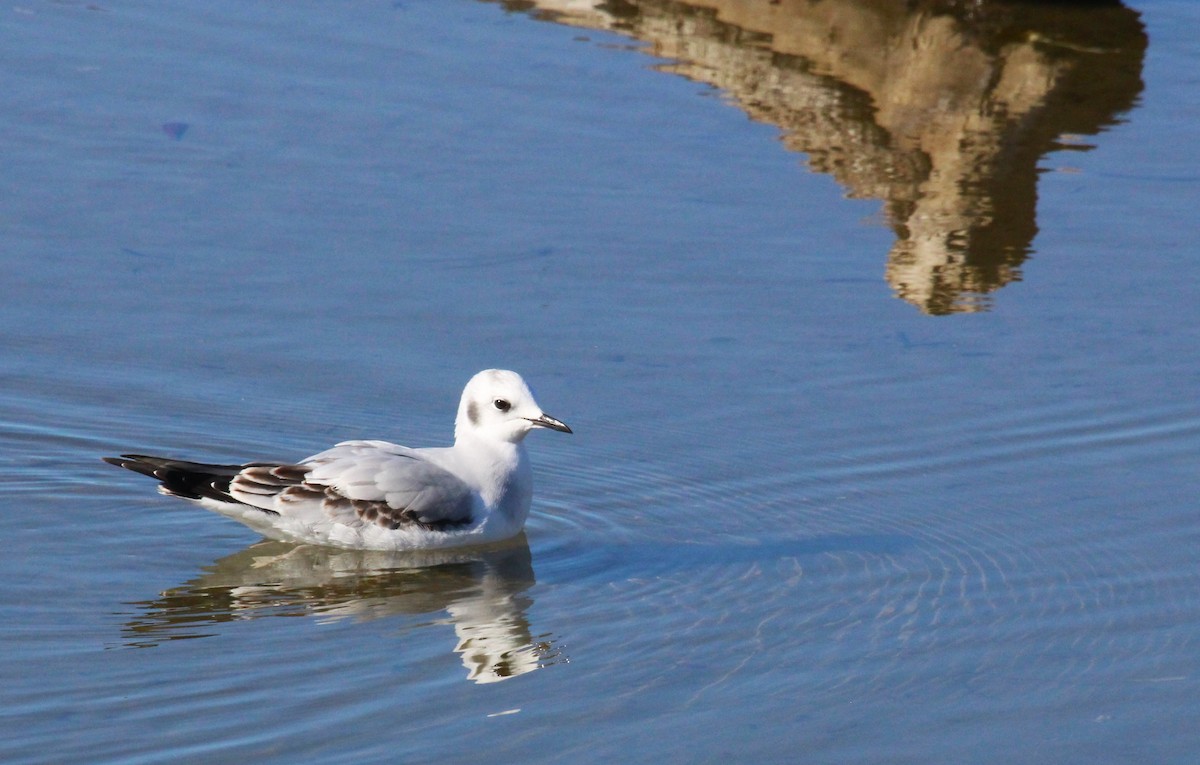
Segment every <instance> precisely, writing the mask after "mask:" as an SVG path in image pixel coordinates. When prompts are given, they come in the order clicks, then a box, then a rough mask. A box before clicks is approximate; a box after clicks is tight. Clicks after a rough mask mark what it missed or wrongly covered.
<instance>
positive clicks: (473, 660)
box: [124, 535, 565, 683]
mask: <svg viewBox="0 0 1200 765" xmlns="http://www.w3.org/2000/svg"><path fill="white" fill-rule="evenodd" d="M534 582H535V579H534V573H533V566H532V558H531V556H530V552H529V545H528V543H527V542H526V540H525V536H524V535H521V536H520V537H518V538H517V539H516V540H515V541H512V542H509V543H507V544H505V545H503V546H502V547H496V548H481V549H474V550H471V549H465V550H444V551H419V552H408V553H389V552H375V551H361V550H339V549H334V548H327V547H316V546H312V545H297V544H292V543H288V542H275V541H263V542H259V543H257V544H254V545H251V546H250V547H247V548H246V549H245V550H242V551H241V552H238V553H235V554H233V555H230V556H228V557H225V558H222V559H220V560H218V561H216V562H215V563H214V564H213V565H211V566H208V567H206V569H205V573H204V574H202V575H201V576H199V577H197V578H195V579H193V580H191V581H189V582H187V583H186V584H183V585H181V586H179V587H176V588H174V589H171V590H168V591H166V592H164V593H163V594H162V595H161V596H160V597H159V598H157V599H155V600H150V601H143V602H136V603H130V604H129V605H132V606H134V607H136V608H137V613H136V615H135V616H134V617H133V618H132V619H130V620H129V621H128V622H127V623H126V625H125V629H124V643H125V645H127V646H132V647H149V646H155V645H159V644H160V643H163V642H165V641H169V640H180V639H187V638H199V637H207V636H211V635H214V634H217V633H218V632H219V625H221V624H222V623H227V622H232V621H242V620H247V619H258V618H262V617H268V616H303V617H315V618H317V619H320V620H322V621H330V620H341V619H355V620H371V619H379V618H383V617H389V616H397V615H413V614H436V613H439V612H446V613H448V614H449V619H448V621H449V622H450V623H452V624H453V626H454V631H455V633H456V635H457V636H458V643H457V645H456V646H455V647H454V651H455V652H456V653H458V654H459V655H460V657H461V658H462V662H463V665H464V666H465V667H466V668H467V672H468V678H469V679H470V680H472V681H474V682H477V683H488V682H495V681H498V680H504V679H507V678H509V677H515V676H516V675H521V674H525V673H526V672H530V671H532V670H535V669H538V668H539V667H542V666H545V665H547V664H554V663H557V662H559V661H565V658H564V657H563V656H562V655H561V653H560V652H559V651H558V649H557V648H556V647H555V646H554V644H553V642H552V641H551V640H550V638H549V637H547V636H545V635H540V636H538V637H537V638H535V637H534V636H533V632H532V630H531V628H530V625H529V622H528V619H527V618H526V613H527V611H528V609H529V607H530V606H531V605H532V604H533V600H532V598H530V597H529V595H528V593H527V590H529V588H530V587H532V586H533V584H534Z"/></svg>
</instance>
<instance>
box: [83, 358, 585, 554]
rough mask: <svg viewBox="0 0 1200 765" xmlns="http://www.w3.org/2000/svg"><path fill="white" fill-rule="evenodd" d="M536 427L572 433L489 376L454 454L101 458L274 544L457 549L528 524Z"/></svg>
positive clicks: (472, 401) (353, 445)
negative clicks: (243, 459) (531, 439)
mask: <svg viewBox="0 0 1200 765" xmlns="http://www.w3.org/2000/svg"><path fill="white" fill-rule="evenodd" d="M534 428H549V429H551V430H558V431H561V432H563V433H570V432H571V429H570V428H568V427H567V426H566V425H564V424H563V423H562V422H559V421H558V420H556V419H554V418H553V417H550V416H549V415H547V414H546V413H545V412H543V411H542V410H541V408H540V407H539V406H538V404H537V402H536V401H534V398H533V394H532V393H531V392H530V391H529V387H528V386H527V385H526V384H525V381H524V380H522V379H521V376H520V375H519V374H517V373H516V372H510V371H508V370H504V369H486V370H484V371H482V372H480V373H479V374H477V375H475V376H474V377H472V378H471V381H470V382H468V383H467V387H466V388H465V389H464V390H463V394H462V399H461V401H459V404H458V417H457V418H456V419H455V422H454V446H450V447H443V448H426V449H411V448H409V447H407V446H399V445H397V444H392V443H388V442H387V441H344V442H342V443H340V444H338V445H336V446H334V447H333V448H332V449H328V450H326V451H323V452H321V453H320V454H315V455H313V456H312V457H309V458H307V459H304V460H300V461H299V462H295V463H279V462H249V463H246V464H242V465H214V464H206V463H200V462H188V461H185V460H176V459H169V458H164V457H150V456H146V455H140V454H125V455H122V456H121V457H105V458H104V461H105V462H109V463H111V464H113V465H117V466H119V467H123V468H128V469H129V470H133V471H135V472H138V473H141V474H143V475H148V476H150V477H152V478H156V479H158V480H159V481H160V485H159V487H158V490H159V491H160V492H162V493H163V494H168V495H171V496H176V497H182V498H184V499H188V500H192V501H193V502H196V503H197V504H199V505H201V506H203V507H205V508H208V509H209V510H215V511H216V512H218V513H221V514H222V515H227V516H229V517H230V518H234V519H236V520H238V521H241V522H242V523H244V524H246V525H247V526H249V527H250V528H252V529H254V530H255V531H257V532H259V533H260V534H262V535H264V536H267V537H270V538H272V539H283V540H290V541H296V542H307V543H310V544H323V545H333V546H336V547H349V548H357V549H370V550H407V549H426V548H440V547H457V546H461V545H470V544H483V543H487V542H495V541H499V540H502V539H507V538H509V537H512V536H516V535H517V534H518V533H519V532H520V531H521V529H522V528H523V527H524V526H525V520H526V518H528V517H529V505H530V501H531V500H532V498H533V473H532V470H531V468H530V465H529V456H528V454H527V453H526V450H525V444H524V443H523V441H524V439H525V436H527V435H528V434H529V431H531V430H533V429H534Z"/></svg>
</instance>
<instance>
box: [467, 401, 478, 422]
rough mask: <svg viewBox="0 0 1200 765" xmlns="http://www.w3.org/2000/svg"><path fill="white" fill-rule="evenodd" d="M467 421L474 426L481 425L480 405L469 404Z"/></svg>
mask: <svg viewBox="0 0 1200 765" xmlns="http://www.w3.org/2000/svg"><path fill="white" fill-rule="evenodd" d="M467 419H468V420H470V421H471V424H472V425H478V424H479V404H476V403H475V402H474V401H472V402H471V403H469V404H467Z"/></svg>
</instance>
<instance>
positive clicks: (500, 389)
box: [454, 369, 571, 444]
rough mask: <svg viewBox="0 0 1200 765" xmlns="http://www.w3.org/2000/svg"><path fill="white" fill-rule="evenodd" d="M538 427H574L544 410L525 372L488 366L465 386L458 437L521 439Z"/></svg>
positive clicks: (456, 424)
mask: <svg viewBox="0 0 1200 765" xmlns="http://www.w3.org/2000/svg"><path fill="white" fill-rule="evenodd" d="M534 428H549V429H550V430H557V431H561V432H563V433H570V432H571V429H570V428H568V427H567V426H566V425H564V424H563V423H561V422H559V421H558V420H556V419H554V418H553V417H551V416H550V415H548V414H546V413H545V412H543V411H542V409H541V407H539V406H538V404H537V401H534V399H533V393H531V392H530V391H529V386H528V385H526V384H525V381H524V380H522V379H521V375H519V374H517V373H516V372H510V371H508V370H507V369H485V370H483V371H482V372H480V373H479V374H477V375H475V376H474V377H472V378H471V381H470V382H468V383H467V387H466V388H464V389H463V394H462V400H461V401H460V402H459V403H458V417H457V418H456V419H455V421H454V438H455V440H456V441H458V440H460V439H462V438H464V437H474V438H483V439H487V440H493V441H507V442H509V443H514V444H515V443H518V442H520V441H521V440H522V439H523V438H525V436H526V435H528V434H529V431H531V430H533V429H534Z"/></svg>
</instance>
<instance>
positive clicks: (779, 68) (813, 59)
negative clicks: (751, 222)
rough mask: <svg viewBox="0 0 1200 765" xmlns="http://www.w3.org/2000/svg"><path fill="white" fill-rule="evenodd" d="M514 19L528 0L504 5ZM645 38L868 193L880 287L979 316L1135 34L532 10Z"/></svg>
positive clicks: (1077, 17)
mask: <svg viewBox="0 0 1200 765" xmlns="http://www.w3.org/2000/svg"><path fill="white" fill-rule="evenodd" d="M507 5H508V6H510V7H512V8H514V9H523V8H528V7H529V4H528V3H526V2H520V3H518V2H510V3H508V4H507ZM535 5H536V7H537V8H538V9H539V12H540V16H541V17H543V18H549V19H552V20H554V21H556V22H559V23H564V24H569V25H573V26H581V27H589V28H593V29H606V30H611V31H616V32H619V33H622V34H625V35H629V36H631V37H634V38H636V39H639V40H642V41H644V42H646V43H647V44H648V46H649V52H651V53H653V54H654V55H657V56H661V57H663V58H666V59H669V60H670V61H671V62H672V63H670V64H667V65H665V66H663V67H661V68H662V69H663V70H665V71H669V72H674V73H676V74H680V75H682V76H684V77H687V78H689V79H692V80H696V81H699V82H704V83H708V84H711V85H713V86H715V87H717V88H720V89H721V90H722V91H723V92H724V93H725V94H726V95H727V97H728V99H729V100H730V101H731V102H732V103H734V104H736V105H737V106H738V107H740V108H741V109H743V110H744V111H745V112H746V113H747V114H748V115H749V116H750V117H751V118H752V119H755V120H758V121H761V122H767V123H771V124H774V125H777V126H778V127H779V128H781V129H782V130H783V143H784V145H785V146H787V147H788V148H789V149H792V150H794V151H797V152H802V153H804V154H806V155H807V157H808V166H809V167H810V168H811V169H813V170H815V171H818V172H822V173H828V174H830V175H832V176H833V177H834V178H835V179H836V180H837V181H838V182H839V183H840V184H841V185H842V186H844V187H845V189H846V191H847V194H848V196H850V197H853V198H869V199H879V200H882V201H883V202H884V203H885V204H884V210H885V215H886V218H887V221H888V223H889V225H890V226H891V228H892V229H893V231H894V232H895V235H896V240H895V244H894V245H893V246H892V248H891V252H890V253H889V256H888V262H887V266H886V269H885V278H886V279H887V281H888V283H889V284H890V285H891V287H892V288H893V290H894V291H895V293H896V294H897V296H899V297H900V298H902V299H904V300H906V301H908V302H910V303H912V304H913V305H914V306H916V307H917V308H919V309H920V310H921V311H923V312H925V313H929V314H946V313H953V312H964V311H979V310H983V309H985V308H986V307H987V298H986V295H987V294H988V293H991V292H994V291H995V290H997V289H999V288H1000V287H1003V286H1004V285H1006V284H1008V283H1009V282H1012V281H1015V280H1018V279H1019V278H1020V275H1021V271H1020V267H1021V264H1022V263H1023V262H1024V260H1025V258H1026V257H1027V256H1028V254H1029V252H1030V250H1031V244H1032V241H1033V238H1034V236H1035V234H1036V233H1037V222H1036V204H1037V176H1038V173H1039V168H1038V161H1039V160H1040V158H1041V157H1042V156H1043V155H1045V154H1047V153H1048V152H1051V151H1055V150H1087V149H1089V148H1091V147H1090V146H1088V145H1087V144H1086V143H1085V142H1081V141H1080V140H1079V139H1078V136H1081V135H1090V134H1095V133H1097V132H1099V131H1101V130H1102V129H1103V128H1104V127H1106V126H1108V125H1111V124H1113V123H1114V122H1116V121H1117V119H1118V116H1119V115H1120V114H1121V113H1122V112H1124V111H1127V110H1128V109H1130V108H1131V107H1132V106H1133V104H1134V103H1135V100H1136V98H1137V95H1138V94H1139V93H1140V92H1141V89H1142V81H1141V77H1140V73H1141V67H1142V59H1143V57H1144V54H1145V50H1146V46H1147V38H1146V34H1145V31H1144V29H1143V27H1142V24H1141V22H1140V20H1139V18H1138V14H1137V13H1136V12H1135V11H1133V10H1130V9H1128V8H1126V7H1124V6H1123V5H1121V4H1120V3H1118V2H1093V3H1087V2H1075V3H1033V2H1028V3H1022V2H1011V1H1009V0H1005V2H994V1H993V0H970V1H969V2H968V1H967V0H962V1H961V2H956V1H955V0H909V1H908V2H897V1H896V0H837V1H836V2H834V1H833V0H828V1H826V2H813V1H812V0H770V2H755V3H748V2H743V1H742V0H688V1H687V2H676V1H674V0H619V1H618V2H609V1H608V0H535Z"/></svg>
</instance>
